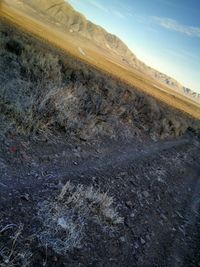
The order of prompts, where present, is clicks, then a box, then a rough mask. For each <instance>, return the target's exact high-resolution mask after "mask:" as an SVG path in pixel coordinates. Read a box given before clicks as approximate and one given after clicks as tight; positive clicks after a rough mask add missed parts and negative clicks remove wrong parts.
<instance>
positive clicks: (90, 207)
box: [38, 182, 123, 255]
mask: <svg viewBox="0 0 200 267" xmlns="http://www.w3.org/2000/svg"><path fill="white" fill-rule="evenodd" d="M38 217H39V219H40V220H41V222H42V224H43V231H42V232H41V233H40V235H39V240H40V242H41V243H42V245H45V246H48V247H50V248H52V249H53V250H54V251H55V252H56V253H59V254H63V255H64V254H66V253H67V252H68V251H70V250H73V249H74V248H80V247H81V246H82V245H83V244H82V242H83V239H84V237H85V235H86V232H85V227H86V225H87V224H88V223H89V222H90V221H94V222H95V223H97V224H98V225H100V226H101V227H102V228H103V227H110V228H112V229H114V227H115V226H117V225H118V224H120V223H123V218H121V217H120V216H119V214H118V212H117V211H116V209H115V207H114V200H113V198H112V197H110V196H109V195H108V194H107V193H101V192H100V191H99V190H96V189H95V188H94V187H92V186H90V187H87V186H84V185H80V184H79V185H77V186H75V185H73V184H72V183H71V182H67V183H66V184H65V186H64V187H63V188H62V190H61V192H60V194H59V195H58V197H57V198H55V199H53V200H49V201H45V202H43V203H40V205H39V212H38Z"/></svg>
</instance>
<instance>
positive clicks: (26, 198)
mask: <svg viewBox="0 0 200 267" xmlns="http://www.w3.org/2000/svg"><path fill="white" fill-rule="evenodd" d="M20 198H21V199H22V200H26V201H29V200H30V196H29V194H24V195H22V196H21V197H20Z"/></svg>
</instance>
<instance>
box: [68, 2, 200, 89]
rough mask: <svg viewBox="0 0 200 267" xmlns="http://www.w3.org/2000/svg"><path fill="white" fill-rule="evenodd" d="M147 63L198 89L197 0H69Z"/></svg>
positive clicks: (199, 14) (199, 40)
mask: <svg viewBox="0 0 200 267" xmlns="http://www.w3.org/2000/svg"><path fill="white" fill-rule="evenodd" d="M68 1H69V3H70V4H72V6H73V7H74V8H75V9H76V10H77V11H79V12H81V13H82V14H84V15H85V16H86V17H87V19H89V20H91V21H92V22H93V23H96V24H98V25H101V26H102V27H103V28H105V29H106V30H107V31H108V32H110V33H113V34H116V35H117V36H118V37H119V38H120V39H121V40H122V41H124V42H125V43H126V44H127V45H128V47H129V48H130V49H131V50H132V52H133V53H134V54H135V55H136V56H137V57H138V58H139V59H140V60H142V61H143V62H145V63H146V64H147V65H149V66H151V67H153V68H155V69H157V70H159V71H161V72H163V73H165V74H167V75H169V76H171V77H173V78H175V79H176V80H177V81H179V82H180V83H182V84H183V85H184V86H186V87H188V88H190V89H192V90H194V91H196V92H198V93H200V0H123V1H122V0H68Z"/></svg>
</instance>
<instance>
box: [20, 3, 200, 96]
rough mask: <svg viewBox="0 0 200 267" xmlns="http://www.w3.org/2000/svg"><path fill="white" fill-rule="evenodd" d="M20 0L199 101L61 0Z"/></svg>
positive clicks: (191, 93)
mask: <svg viewBox="0 0 200 267" xmlns="http://www.w3.org/2000/svg"><path fill="white" fill-rule="evenodd" d="M22 2H24V3H26V4H28V5H29V6H31V7H32V8H34V9H35V10H37V11H39V12H42V13H43V14H44V15H45V16H47V17H48V18H51V20H52V21H54V22H55V23H56V22H57V23H59V24H60V26H61V27H62V28H63V29H65V31H66V30H67V32H71V33H72V32H73V33H77V35H79V36H81V37H84V38H87V39H88V40H90V41H91V42H92V43H94V44H96V45H98V46H100V47H102V48H103V49H105V50H108V52H109V53H115V54H116V56H117V57H118V58H119V59H120V60H121V61H122V62H123V63H124V64H127V65H129V66H130V67H133V68H135V69H137V70H139V71H140V72H142V73H144V74H147V75H149V76H150V77H152V78H153V79H155V80H156V81H158V82H160V83H162V84H165V85H167V86H169V87H170V88H172V89H174V90H176V91H178V92H181V93H183V94H185V95H187V96H188V97H191V98H193V99H196V100H198V101H200V94H198V93H195V92H193V91H192V90H191V89H189V88H186V87H184V86H183V85H181V84H180V83H179V82H177V81H176V80H175V79H173V78H171V77H169V76H167V75H165V74H163V73H161V72H159V71H157V70H155V69H153V68H151V67H149V66H147V65H146V64H144V63H143V62H142V61H140V60H139V59H138V58H137V57H136V55H135V54H133V52H132V51H131V50H130V49H129V48H128V47H127V46H126V45H125V44H124V43H123V42H122V41H121V40H120V39H119V38H118V37H117V36H115V35H113V34H110V33H108V32H107V31H106V30H105V29H103V28H102V27H100V26H98V25H96V24H94V23H92V22H91V21H89V20H87V19H86V17H85V16H83V15H82V14H81V13H79V12H77V11H76V10H75V9H74V8H73V7H72V6H71V5H70V4H69V3H66V2H65V1H64V0H34V1H33V0H23V1H22Z"/></svg>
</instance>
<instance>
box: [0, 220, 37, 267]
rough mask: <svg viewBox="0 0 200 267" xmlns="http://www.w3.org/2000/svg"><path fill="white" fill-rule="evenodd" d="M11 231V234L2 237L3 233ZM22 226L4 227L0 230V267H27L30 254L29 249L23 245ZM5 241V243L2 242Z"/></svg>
mask: <svg viewBox="0 0 200 267" xmlns="http://www.w3.org/2000/svg"><path fill="white" fill-rule="evenodd" d="M6 231H11V234H10V235H9V237H8V236H4V232H6ZM22 231H23V225H19V226H17V225H13V224H12V225H6V226H4V227H3V228H2V229H1V230H0V238H1V239H2V241H1V242H0V244H1V243H2V244H4V243H5V244H6V245H5V244H4V245H1V246H0V267H16V266H20V267H28V266H30V265H29V264H30V261H31V257H32V253H31V251H30V248H29V247H28V246H26V245H25V244H24V240H23V237H22ZM4 239H5V242H3V240H4Z"/></svg>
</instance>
